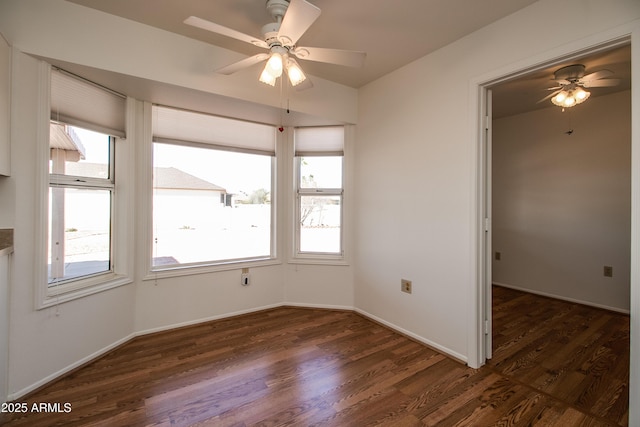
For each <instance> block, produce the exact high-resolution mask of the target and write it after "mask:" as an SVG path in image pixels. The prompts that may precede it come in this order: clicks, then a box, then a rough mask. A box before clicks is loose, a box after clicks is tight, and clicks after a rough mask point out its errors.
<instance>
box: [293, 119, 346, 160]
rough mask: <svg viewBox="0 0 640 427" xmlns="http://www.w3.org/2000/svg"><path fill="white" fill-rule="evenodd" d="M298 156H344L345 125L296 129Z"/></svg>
mask: <svg viewBox="0 0 640 427" xmlns="http://www.w3.org/2000/svg"><path fill="white" fill-rule="evenodd" d="M295 147H296V148H295V149H296V156H342V155H343V153H344V127H343V126H327V127H305V128H296V130H295Z"/></svg>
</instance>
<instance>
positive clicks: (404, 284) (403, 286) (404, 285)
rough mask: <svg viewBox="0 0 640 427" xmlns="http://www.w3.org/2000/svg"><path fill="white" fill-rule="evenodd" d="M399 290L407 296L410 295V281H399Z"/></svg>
mask: <svg viewBox="0 0 640 427" xmlns="http://www.w3.org/2000/svg"><path fill="white" fill-rule="evenodd" d="M400 290H401V291H402V292H406V293H408V294H410V293H411V280H406V279H400Z"/></svg>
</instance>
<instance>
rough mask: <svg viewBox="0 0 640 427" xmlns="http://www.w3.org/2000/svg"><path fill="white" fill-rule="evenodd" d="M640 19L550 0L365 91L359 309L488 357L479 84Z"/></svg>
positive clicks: (639, 6) (622, 7) (579, 1)
mask: <svg viewBox="0 0 640 427" xmlns="http://www.w3.org/2000/svg"><path fill="white" fill-rule="evenodd" d="M566 16H572V19H571V20H569V21H567V22H565V20H564V18H565V17H566ZM639 17H640V3H639V2H636V1H616V2H613V3H610V2H606V3H603V2H599V1H593V0H571V1H563V2H556V1H548V0H541V1H539V2H537V3H534V4H533V5H531V6H530V7H528V8H526V9H523V10H521V11H519V12H516V13H514V14H513V15H511V16H509V17H506V18H504V19H502V20H500V21H498V22H496V23H494V24H492V25H489V26H487V27H485V28H483V29H481V30H479V31H477V32H476V33H473V34H471V35H469V36H467V37H465V38H463V39H461V40H459V41H457V42H455V43H452V44H451V45H449V46H446V47H445V48H443V49H440V50H439V51H437V52H434V53H432V54H430V55H427V56H425V57H423V58H421V59H419V60H417V61H415V62H413V63H411V64H409V65H407V66H405V67H403V68H401V69H399V70H396V71H395V72H393V73H390V74H388V75H387V76H384V77H383V78H381V79H379V80H377V81H375V82H373V83H371V84H369V85H367V86H365V87H363V88H362V89H361V90H360V93H359V107H358V145H357V147H358V155H357V157H356V188H357V189H358V191H357V196H356V203H355V206H356V209H357V213H356V236H355V241H356V242H357V250H356V259H355V266H356V272H355V304H356V307H358V308H359V309H361V310H363V311H365V312H367V313H369V314H372V315H375V316H377V317H379V318H382V319H385V320H386V321H388V322H390V323H392V324H394V325H396V326H398V327H401V328H403V329H405V330H408V331H409V332H411V333H413V334H415V335H416V336H418V337H421V339H423V340H424V341H426V342H435V343H437V344H439V345H440V346H441V347H442V348H444V349H446V350H447V351H448V352H449V353H451V354H453V355H456V356H458V357H461V358H463V359H465V360H466V359H467V357H468V356H470V355H471V356H472V358H473V357H475V356H474V355H477V349H476V348H474V347H472V346H475V344H474V343H473V342H474V335H475V334H476V332H475V331H474V330H473V329H472V327H471V325H475V324H476V322H475V321H474V317H475V316H476V313H475V312H474V310H477V301H476V299H475V298H476V297H475V296H474V295H476V293H477V292H478V290H477V289H478V288H477V287H478V271H479V270H478V249H477V247H478V246H477V238H478V237H477V236H478V235H479V233H478V225H477V224H478V220H477V218H478V213H477V204H478V201H477V200H478V199H477V198H476V196H477V188H478V186H477V180H478V172H477V167H478V164H479V162H478V156H479V152H480V150H479V147H478V145H477V143H478V139H477V134H478V130H477V129H478V127H477V124H476V120H477V118H478V105H477V103H478V101H479V98H478V95H477V93H478V92H477V85H478V83H480V82H482V81H483V79H487V80H488V79H489V78H490V77H494V78H498V77H500V76H503V75H506V74H508V73H512V72H517V71H519V70H521V69H525V68H527V67H532V66H534V65H537V64H539V63H542V62H545V61H549V60H550V59H552V58H555V57H558V56H562V55H565V54H568V53H571V52H574V51H575V50H578V49H583V48H585V47H588V46H590V45H592V44H598V43H603V42H604V41H606V40H608V39H609V38H613V37H615V34H624V33H625V32H626V33H629V32H631V29H630V28H637V27H638V24H637V21H636V22H635V24H631V22H632V21H634V20H637V19H638V18H639ZM627 25H628V27H626V26H627ZM621 27H625V28H627V29H626V30H625V29H621ZM601 33H603V34H601ZM514 64H515V65H514ZM633 72H634V79H635V78H638V70H637V69H634V71H633ZM380 194H385V195H388V197H387V199H386V200H385V203H381V202H380V198H379V195H380ZM401 278H406V279H410V280H412V281H413V294H412V295H407V294H404V293H402V292H401V291H400V279H401ZM474 363H475V361H474Z"/></svg>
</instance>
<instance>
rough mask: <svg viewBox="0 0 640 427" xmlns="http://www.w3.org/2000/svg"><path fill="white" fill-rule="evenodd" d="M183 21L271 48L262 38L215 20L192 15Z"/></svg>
mask: <svg viewBox="0 0 640 427" xmlns="http://www.w3.org/2000/svg"><path fill="white" fill-rule="evenodd" d="M183 22H184V23H185V24H187V25H191V26H192V27H197V28H201V29H203V30H207V31H211V32H213V33H217V34H221V35H223V36H227V37H231V38H232V39H236V40H240V41H243V42H247V43H251V44H252V45H254V46H259V47H263V48H269V45H267V43H265V42H264V40H260V39H259V38H257V37H253V36H250V35H248V34H244V33H241V32H240V31H236V30H232V29H231V28H227V27H223V26H222V25H219V24H216V23H215V22H211V21H207V20H206V19H202V18H198V17H197V16H190V17H188V18H187V19H185V20H184V21H183Z"/></svg>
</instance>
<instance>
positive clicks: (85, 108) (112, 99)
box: [51, 69, 126, 138]
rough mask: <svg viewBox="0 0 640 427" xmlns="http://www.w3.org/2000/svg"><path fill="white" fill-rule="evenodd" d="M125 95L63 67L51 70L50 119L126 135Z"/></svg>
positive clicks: (112, 133) (113, 134)
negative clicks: (77, 75) (62, 68)
mask: <svg viewBox="0 0 640 427" xmlns="http://www.w3.org/2000/svg"><path fill="white" fill-rule="evenodd" d="M125 108H126V98H125V97H124V96H122V95H119V94H116V93H115V92H112V91H109V90H107V89H105V88H102V87H100V86H98V85H96V84H92V83H90V82H88V81H86V80H82V79H80V78H78V77H74V76H72V75H70V74H68V73H65V72H63V71H60V70H55V69H54V70H52V71H51V120H54V121H59V122H63V123H66V124H69V125H72V126H78V127H82V128H86V129H90V130H93V131H96V132H101V133H105V134H108V135H112V136H118V137H121V138H124V136H125Z"/></svg>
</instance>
